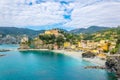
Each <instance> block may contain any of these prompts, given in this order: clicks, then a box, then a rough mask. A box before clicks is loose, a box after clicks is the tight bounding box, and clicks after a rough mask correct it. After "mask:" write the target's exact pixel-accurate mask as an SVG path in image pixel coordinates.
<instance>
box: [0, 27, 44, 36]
mask: <svg viewBox="0 0 120 80" xmlns="http://www.w3.org/2000/svg"><path fill="white" fill-rule="evenodd" d="M43 32H44V30H38V31H36V30H31V29H27V28H16V27H0V34H3V35H7V34H9V35H13V36H17V35H24V34H26V35H28V36H29V37H34V36H36V35H38V34H39V33H43Z"/></svg>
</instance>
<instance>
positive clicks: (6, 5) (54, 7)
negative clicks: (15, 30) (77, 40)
mask: <svg viewBox="0 0 120 80" xmlns="http://www.w3.org/2000/svg"><path fill="white" fill-rule="evenodd" d="M42 1H45V0H42ZM60 1H66V2H67V3H68V2H70V3H68V4H61V3H60ZM31 2H32V3H31ZM71 10H73V11H71ZM70 11H71V12H70ZM119 14H120V0H47V1H45V2H40V3H39V4H36V0H0V26H16V27H24V26H45V25H54V24H59V23H63V24H62V26H65V27H67V28H68V27H73V28H79V27H88V26H91V25H98V26H117V25H120V15H119ZM63 15H70V19H71V20H67V19H65V17H63Z"/></svg>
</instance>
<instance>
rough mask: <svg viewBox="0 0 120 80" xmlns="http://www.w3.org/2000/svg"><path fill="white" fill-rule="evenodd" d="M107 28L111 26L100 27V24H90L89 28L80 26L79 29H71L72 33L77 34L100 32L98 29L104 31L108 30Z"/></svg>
mask: <svg viewBox="0 0 120 80" xmlns="http://www.w3.org/2000/svg"><path fill="white" fill-rule="evenodd" d="M106 29H109V28H108V27H100V26H90V27H88V28H79V29H74V30H71V31H70V33H75V34H79V33H94V32H98V31H102V30H106Z"/></svg>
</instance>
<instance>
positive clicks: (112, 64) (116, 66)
mask: <svg viewBox="0 0 120 80" xmlns="http://www.w3.org/2000/svg"><path fill="white" fill-rule="evenodd" d="M105 65H106V68H107V69H108V70H109V71H110V72H114V73H115V74H116V75H117V77H119V78H120V55H119V54H118V55H112V56H108V57H107V60H106V63H105Z"/></svg>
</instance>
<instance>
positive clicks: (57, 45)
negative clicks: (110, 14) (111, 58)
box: [20, 29, 117, 59]
mask: <svg viewBox="0 0 120 80" xmlns="http://www.w3.org/2000/svg"><path fill="white" fill-rule="evenodd" d="M107 33H108V32H107ZM107 33H106V34H107ZM114 34H115V33H114ZM46 35H48V36H47V38H46V37H44V36H46ZM50 35H52V36H50ZM94 35H95V36H97V37H98V36H100V35H101V34H94ZM40 36H42V38H43V40H42V38H41V39H40ZM79 36H80V37H81V35H79ZM102 36H104V35H102ZM114 36H116V34H115V35H113V37H114ZM58 37H60V38H58ZM57 38H58V42H57V41H55V40H57ZM44 39H45V40H44ZM59 39H60V40H59ZM63 39H64V41H62V40H63ZM116 42H117V39H113V40H104V39H101V40H99V41H95V40H82V39H81V40H75V43H74V44H73V41H66V37H65V36H64V35H63V34H62V33H60V31H59V30H54V29H53V30H47V31H45V32H44V33H42V34H40V35H39V37H36V38H34V40H33V41H32V42H30V40H29V38H28V37H27V36H24V37H23V38H22V39H21V44H20V49H30V48H32V49H50V50H68V51H81V52H85V53H89V54H94V55H95V56H97V57H99V58H101V59H106V57H107V55H109V54H111V51H112V50H113V49H114V48H115V47H116ZM26 44H27V45H26Z"/></svg>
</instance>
